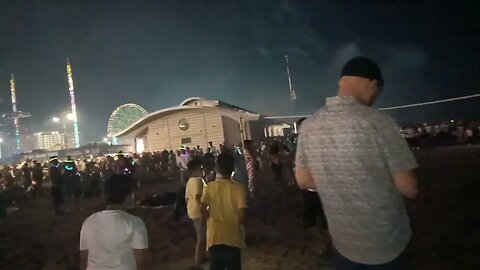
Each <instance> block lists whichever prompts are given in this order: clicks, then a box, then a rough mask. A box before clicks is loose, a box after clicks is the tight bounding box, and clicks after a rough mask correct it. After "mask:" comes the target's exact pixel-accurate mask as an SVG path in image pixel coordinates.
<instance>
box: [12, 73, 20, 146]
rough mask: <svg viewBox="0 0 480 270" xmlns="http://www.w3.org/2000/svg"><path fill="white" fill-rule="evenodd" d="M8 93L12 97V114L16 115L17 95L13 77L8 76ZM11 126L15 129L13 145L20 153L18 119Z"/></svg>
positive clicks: (14, 119)
mask: <svg viewBox="0 0 480 270" xmlns="http://www.w3.org/2000/svg"><path fill="white" fill-rule="evenodd" d="M10 93H11V95H12V112H13V113H14V114H16V113H17V112H18V110H17V95H16V93H15V75H13V73H12V75H10ZM13 125H14V127H15V145H16V146H17V151H20V147H21V146H22V145H21V142H20V127H19V125H18V117H15V118H13Z"/></svg>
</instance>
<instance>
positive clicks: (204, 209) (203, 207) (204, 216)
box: [200, 202, 210, 220]
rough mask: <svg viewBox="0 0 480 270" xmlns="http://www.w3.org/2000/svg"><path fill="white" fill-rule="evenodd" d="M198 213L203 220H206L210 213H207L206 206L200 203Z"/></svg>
mask: <svg viewBox="0 0 480 270" xmlns="http://www.w3.org/2000/svg"><path fill="white" fill-rule="evenodd" d="M200 212H201V213H202V217H203V218H204V219H205V220H208V218H209V217H210V212H209V211H208V204H206V203H203V202H202V208H201V209H200Z"/></svg>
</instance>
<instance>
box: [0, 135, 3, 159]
mask: <svg viewBox="0 0 480 270" xmlns="http://www.w3.org/2000/svg"><path fill="white" fill-rule="evenodd" d="M2 144H3V138H2V137H0V159H1V158H2V157H3V156H2Z"/></svg>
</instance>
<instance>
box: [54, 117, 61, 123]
mask: <svg viewBox="0 0 480 270" xmlns="http://www.w3.org/2000/svg"><path fill="white" fill-rule="evenodd" d="M52 121H53V122H55V123H58V122H60V118H58V117H53V118H52Z"/></svg>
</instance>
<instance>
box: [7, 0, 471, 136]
mask: <svg viewBox="0 0 480 270" xmlns="http://www.w3.org/2000/svg"><path fill="white" fill-rule="evenodd" d="M220 2H223V3H220ZM220 2H219V3H217V4H215V5H213V4H208V3H204V2H201V1H174V0H169V1H155V2H154V1H140V0H139V1H92V2H89V3H88V4H87V2H83V1H72V2H70V1H69V2H64V1H62V2H60V1H58V2H55V1H49V2H35V4H32V5H26V4H25V3H21V2H15V3H13V2H12V4H8V5H7V4H5V3H1V4H0V98H1V99H3V100H9V99H10V98H9V92H8V77H9V74H10V73H11V72H15V73H16V78H17V84H18V86H17V90H18V100H19V102H18V103H19V107H20V108H21V109H22V110H25V111H30V112H31V113H32V115H33V118H32V119H31V120H29V122H30V123H29V124H31V125H32V128H33V129H34V130H41V129H44V128H51V127H50V126H48V125H47V124H45V123H48V122H49V119H50V118H51V116H52V115H54V114H58V113H59V112H62V111H64V110H66V109H68V102H69V100H68V93H67V84H66V74H65V66H64V65H65V57H67V56H68V57H70V60H71V62H72V67H73V75H74V80H75V84H76V90H77V91H76V92H77V100H78V109H79V114H80V116H79V118H80V127H81V129H82V130H83V133H82V137H83V138H84V139H85V140H93V139H98V138H102V137H103V136H104V135H105V133H106V123H107V120H108V116H109V115H110V113H111V111H112V110H113V109H114V108H115V107H116V106H119V105H121V104H123V103H127V102H134V103H138V104H140V105H142V106H144V107H145V108H146V109H147V110H148V111H154V110H158V109H162V108H165V107H168V106H175V105H178V103H180V101H182V100H183V99H185V98H187V97H191V96H204V97H207V98H214V99H220V100H224V101H225V102H229V103H232V104H235V105H238V106H241V107H244V108H248V109H251V110H253V111H257V112H259V113H264V114H268V115H284V114H291V113H294V112H295V113H302V114H303V113H311V112H313V111H315V110H316V109H318V108H319V107H320V106H322V105H323V104H324V99H325V98H326V97H328V96H331V95H335V93H336V90H337V81H338V78H339V73H340V70H341V67H342V65H343V64H344V63H345V62H346V61H347V60H348V59H350V58H351V57H354V56H357V55H364V56H369V57H372V58H373V59H375V60H377V61H378V63H379V65H380V66H381V68H382V71H383V73H384V77H385V81H386V87H385V92H384V95H382V96H381V98H380V100H379V102H378V106H393V105H401V104H406V103H412V102H419V101H426V100H431V99H436V98H445V97H452V96H457V95H462V94H471V92H469V91H475V87H476V86H477V87H478V86H480V85H479V83H478V80H475V79H474V78H475V77H477V78H478V77H479V76H480V74H478V71H477V70H476V69H478V61H475V59H477V60H478V53H475V52H478V51H476V49H478V46H476V43H475V42H474V41H475V40H473V38H472V40H473V41H472V40H470V39H469V37H470V36H472V37H473V36H478V35H474V34H472V33H474V32H472V31H471V29H467V28H465V29H463V31H465V32H460V30H462V28H461V27H465V26H464V25H465V22H466V20H467V19H468V18H469V17H468V16H467V15H468V14H470V12H469V13H468V14H467V15H465V16H463V18H464V19H463V20H464V21H462V24H458V22H456V21H455V20H453V21H452V20H451V18H449V16H450V15H449V14H455V12H457V13H459V12H464V11H463V9H461V8H462V6H461V5H458V7H457V9H455V8H452V7H448V8H445V7H441V6H439V4H435V3H437V2H435V3H433V4H432V5H428V4H414V3H409V4H402V3H400V2H399V3H393V4H386V3H380V2H379V3H377V2H375V4H365V3H364V1H361V2H360V1H359V3H356V2H355V3H351V4H349V5H345V4H342V3H339V1H310V2H308V1H291V0H281V1H253V0H252V1H220ZM435 5H438V6H439V7H437V9H438V10H439V11H438V12H434V8H435ZM470 9H471V8H470ZM426 11H429V12H430V13H428V14H429V15H428V14H427V15H428V16H427V15H425V14H426V13H425V12H426ZM446 11H449V12H446ZM465 12H466V11H465ZM462 14H463V13H462ZM471 14H474V13H471ZM451 16H453V15H451ZM440 19H442V20H443V21H445V22H444V23H443V24H442V22H443V21H439V20H440ZM431 21H433V22H436V23H435V24H433V25H432V23H431ZM437 28H441V29H437ZM467 30H468V31H470V32H467ZM453 33H457V35H453ZM459 33H462V35H460V34H459ZM475 48H476V49H475ZM458 52H462V53H463V54H462V56H460V55H459V53H458ZM285 54H288V55H289V59H290V65H291V73H292V79H293V84H294V88H295V91H296V93H297V96H298V100H297V103H298V104H297V106H296V109H295V110H294V108H293V107H292V105H291V103H290V96H289V91H288V82H287V76H286V72H285V60H284V55H285ZM475 55H477V56H476V57H477V58H475ZM471 70H474V71H473V72H472V71H471ZM472 74H473V75H472ZM475 74H478V76H475ZM0 107H1V109H2V110H3V111H8V110H9V107H8V104H5V102H4V103H3V104H0ZM477 107H478V106H477ZM452 113H453V112H452ZM392 115H394V116H395V117H396V118H397V119H398V120H399V121H403V120H408V121H410V120H412V119H425V120H428V119H429V118H431V117H432V116H433V115H437V116H438V117H445V115H446V114H445V109H444V108H443V107H432V108H425V109H422V110H405V111H396V112H393V114H392ZM26 123H28V122H26ZM82 127H87V128H82Z"/></svg>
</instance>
